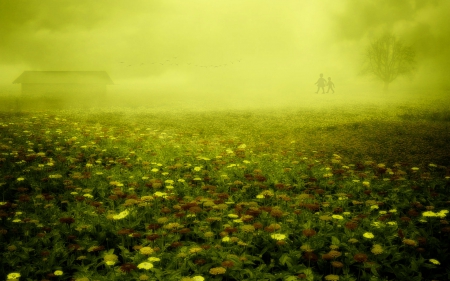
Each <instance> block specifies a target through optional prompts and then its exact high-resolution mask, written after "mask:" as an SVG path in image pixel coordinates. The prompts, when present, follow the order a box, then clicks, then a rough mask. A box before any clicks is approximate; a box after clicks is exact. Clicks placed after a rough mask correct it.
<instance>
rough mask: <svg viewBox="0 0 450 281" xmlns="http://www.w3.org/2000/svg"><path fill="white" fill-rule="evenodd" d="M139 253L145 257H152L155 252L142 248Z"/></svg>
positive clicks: (148, 248) (149, 248)
mask: <svg viewBox="0 0 450 281" xmlns="http://www.w3.org/2000/svg"><path fill="white" fill-rule="evenodd" d="M139 252H141V254H143V255H151V254H153V252H154V251H153V249H152V248H151V247H142V248H140V249H139Z"/></svg>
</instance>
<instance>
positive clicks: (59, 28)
mask: <svg viewBox="0 0 450 281" xmlns="http://www.w3.org/2000/svg"><path fill="white" fill-rule="evenodd" d="M448 11H450V2H449V1H446V0H436V1H431V0H430V1H426V0H415V1H414V0H411V1H406V0H405V1H403V0H402V1H397V0H396V1H394V0H380V1H374V0H372V1H369V0H362V1H360V0H343V1H334V0H324V1H312V0H310V1H299V0H285V1H275V0H270V1H269V0H214V1H210V0H190V1H181V0H178V1H175V0H160V1H149V0H134V1H123V0H115V1H88V0H77V1H61V0H46V1H35V0H27V1H24V0H22V1H20V0H14V1H12V0H11V1H10V0H3V1H1V2H0V84H1V85H8V87H9V88H11V87H12V86H11V83H12V81H13V80H14V79H15V78H17V77H18V76H19V75H20V74H21V73H22V72H23V71H25V70H35V71H36V70H37V71H44V70H51V71H98V70H101V71H107V72H108V74H109V75H110V77H111V78H112V80H113V81H114V83H115V85H113V86H108V92H109V94H112V95H116V98H117V97H120V96H123V97H125V96H126V97H127V98H130V97H135V98H136V99H142V98H145V100H151V99H152V97H154V96H164V95H169V94H170V96H171V98H172V99H177V98H180V99H183V100H186V101H189V98H190V97H192V98H194V97H196V98H197V99H198V98H200V99H201V98H202V97H204V98H205V99H208V100H211V101H213V100H214V99H216V98H217V99H221V98H223V97H224V96H227V95H228V96H230V97H233V99H236V102H239V100H238V99H239V98H240V97H242V98H243V97H245V98H247V99H251V100H253V101H254V103H257V102H258V101H261V100H263V101H264V102H265V103H267V104H270V103H271V101H272V100H273V101H276V100H279V99H285V98H286V99H289V98H290V97H302V96H305V97H306V96H310V95H312V94H314V92H315V90H316V87H315V85H314V83H315V82H316V81H317V79H318V78H319V74H320V73H323V74H324V77H325V78H328V77H332V80H333V81H334V83H335V85H336V95H339V99H340V100H343V101H345V100H346V99H352V98H354V97H355V96H358V95H360V94H362V93H365V92H370V91H379V90H381V88H382V83H381V82H379V81H377V80H376V79H374V78H373V77H370V76H360V75H358V73H359V71H360V66H361V62H362V60H363V59H364V49H365V48H366V47H367V45H368V44H369V43H370V42H371V41H373V40H375V39H376V38H377V37H379V36H381V35H382V34H384V33H386V32H392V33H393V34H394V35H395V36H397V37H398V39H400V40H401V41H403V42H404V44H406V45H409V46H412V47H413V48H414V49H415V51H416V60H417V69H416V71H415V72H414V74H413V75H412V76H408V77H400V78H399V79H397V80H396V81H394V82H393V83H392V85H391V88H390V89H391V92H392V93H402V94H404V95H405V96H404V97H405V99H407V98H408V96H407V95H408V92H409V91H410V90H411V89H414V90H417V89H420V90H421V91H422V92H423V93H424V94H428V93H430V92H436V91H442V90H448V89H449V88H450V87H449V86H448V85H449V84H448V82H447V77H446V75H447V73H449V70H450V48H449V47H448V46H449V45H450V39H449V34H450V17H448ZM14 87H15V88H14ZM14 87H13V89H18V87H19V86H18V85H15V86H14Z"/></svg>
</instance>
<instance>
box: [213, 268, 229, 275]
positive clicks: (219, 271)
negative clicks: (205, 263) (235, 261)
mask: <svg viewBox="0 0 450 281" xmlns="http://www.w3.org/2000/svg"><path fill="white" fill-rule="evenodd" d="M225 272H227V270H226V268H224V267H213V268H211V269H210V270H209V273H211V274H212V275H217V274H224V273H225Z"/></svg>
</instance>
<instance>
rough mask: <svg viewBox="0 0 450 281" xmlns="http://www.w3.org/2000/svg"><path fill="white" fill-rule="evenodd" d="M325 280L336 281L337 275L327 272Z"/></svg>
mask: <svg viewBox="0 0 450 281" xmlns="http://www.w3.org/2000/svg"><path fill="white" fill-rule="evenodd" d="M325 280H328V281H337V280H339V275H334V274H329V275H327V276H325Z"/></svg>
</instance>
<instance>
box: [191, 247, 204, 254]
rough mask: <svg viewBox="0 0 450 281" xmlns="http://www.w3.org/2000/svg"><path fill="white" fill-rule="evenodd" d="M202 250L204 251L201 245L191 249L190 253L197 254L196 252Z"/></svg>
mask: <svg viewBox="0 0 450 281" xmlns="http://www.w3.org/2000/svg"><path fill="white" fill-rule="evenodd" d="M201 251H203V248H200V247H194V248H191V249H190V250H189V253H191V254H195V253H199V252H201Z"/></svg>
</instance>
